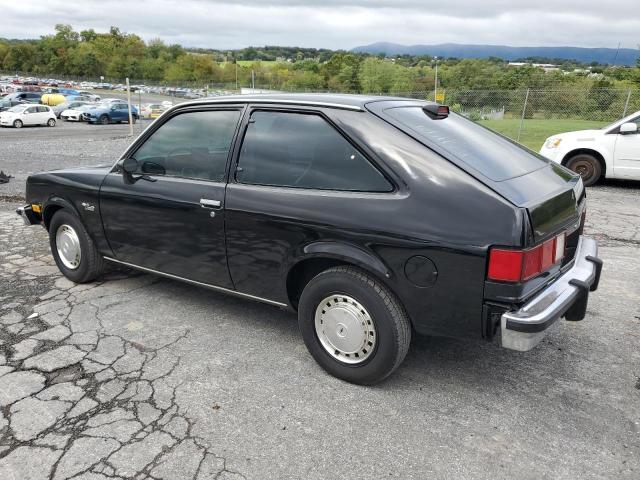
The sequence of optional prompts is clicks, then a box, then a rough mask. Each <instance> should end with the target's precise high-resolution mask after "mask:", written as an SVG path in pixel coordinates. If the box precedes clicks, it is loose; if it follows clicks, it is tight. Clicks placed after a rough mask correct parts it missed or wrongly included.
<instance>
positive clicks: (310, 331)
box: [298, 266, 411, 385]
mask: <svg viewBox="0 0 640 480" xmlns="http://www.w3.org/2000/svg"><path fill="white" fill-rule="evenodd" d="M298 324H299V326H300V332H301V333H302V338H303V340H304V343H305V344H306V346H307V348H308V349H309V352H310V353H311V355H312V356H313V358H314V359H315V360H316V361H317V362H318V363H319V364H320V366H321V367H322V368H324V369H325V370H326V371H327V372H329V373H330V374H331V375H334V376H335V377H338V378H341V379H342V380H346V381H347V382H351V383H357V384H361V385H370V384H373V383H376V382H380V381H381V380H384V379H385V378H386V377H388V376H389V375H391V373H393V371H394V370H395V369H396V368H398V366H399V365H400V364H401V363H402V361H403V360H404V357H405V356H406V354H407V351H408V350H409V342H410V340H411V324H410V322H409V318H408V317H407V314H406V312H405V311H404V308H403V306H402V305H401V304H400V302H399V301H398V299H397V298H396V297H395V295H394V294H393V293H391V292H390V291H389V290H388V289H387V288H386V287H385V286H384V285H382V284H381V283H380V282H378V281H377V280H376V279H375V278H373V277H371V276H370V275H368V274H367V273H365V272H364V271H362V270H360V269H358V268H355V267H351V266H340V267H334V268H331V269H329V270H325V271H324V272H322V273H320V274H319V275H317V276H316V277H314V278H313V279H312V280H311V281H310V282H309V283H308V284H307V286H306V287H305V288H304V291H303V292H302V296H301V297H300V303H299V305H298Z"/></svg>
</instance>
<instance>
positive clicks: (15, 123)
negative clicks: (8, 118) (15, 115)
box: [13, 120, 23, 128]
mask: <svg viewBox="0 0 640 480" xmlns="http://www.w3.org/2000/svg"><path fill="white" fill-rule="evenodd" d="M22 125H23V124H22V120H16V121H15V122H13V126H14V127H16V128H22Z"/></svg>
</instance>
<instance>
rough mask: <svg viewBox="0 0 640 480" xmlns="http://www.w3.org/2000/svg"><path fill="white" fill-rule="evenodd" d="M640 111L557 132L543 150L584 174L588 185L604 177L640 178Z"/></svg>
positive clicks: (553, 158) (544, 152) (562, 163)
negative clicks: (592, 127) (595, 126)
mask: <svg viewBox="0 0 640 480" xmlns="http://www.w3.org/2000/svg"><path fill="white" fill-rule="evenodd" d="M638 126H640V111H638V112H635V113H633V114H631V115H629V116H627V117H625V118H623V119H622V120H618V121H617V122H613V123H612V124H610V125H607V126H606V127H603V128H601V129H599V130H598V129H596V130H579V131H575V132H566V133H561V134H559V135H553V136H551V137H549V138H547V140H546V141H545V142H544V144H543V146H542V148H541V149H540V154H541V155H544V156H545V157H547V158H548V159H550V160H553V161H554V162H556V163H559V164H561V165H563V166H565V167H568V168H569V169H571V170H573V171H574V172H577V173H579V174H580V175H581V176H582V181H583V182H584V184H585V185H586V186H590V185H593V184H594V183H596V182H597V181H598V180H600V179H601V178H605V177H606V178H623V179H630V180H640V133H639V132H638Z"/></svg>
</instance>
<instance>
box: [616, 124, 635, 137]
mask: <svg viewBox="0 0 640 480" xmlns="http://www.w3.org/2000/svg"><path fill="white" fill-rule="evenodd" d="M632 133H638V124H637V123H634V122H627V123H623V124H622V125H620V135H629V134H632Z"/></svg>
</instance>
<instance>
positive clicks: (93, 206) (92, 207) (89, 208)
mask: <svg viewBox="0 0 640 480" xmlns="http://www.w3.org/2000/svg"><path fill="white" fill-rule="evenodd" d="M81 205H82V207H83V208H84V209H85V210H88V211H89V212H93V211H94V210H95V209H96V207H95V205H91V204H90V203H87V202H82V203H81Z"/></svg>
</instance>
